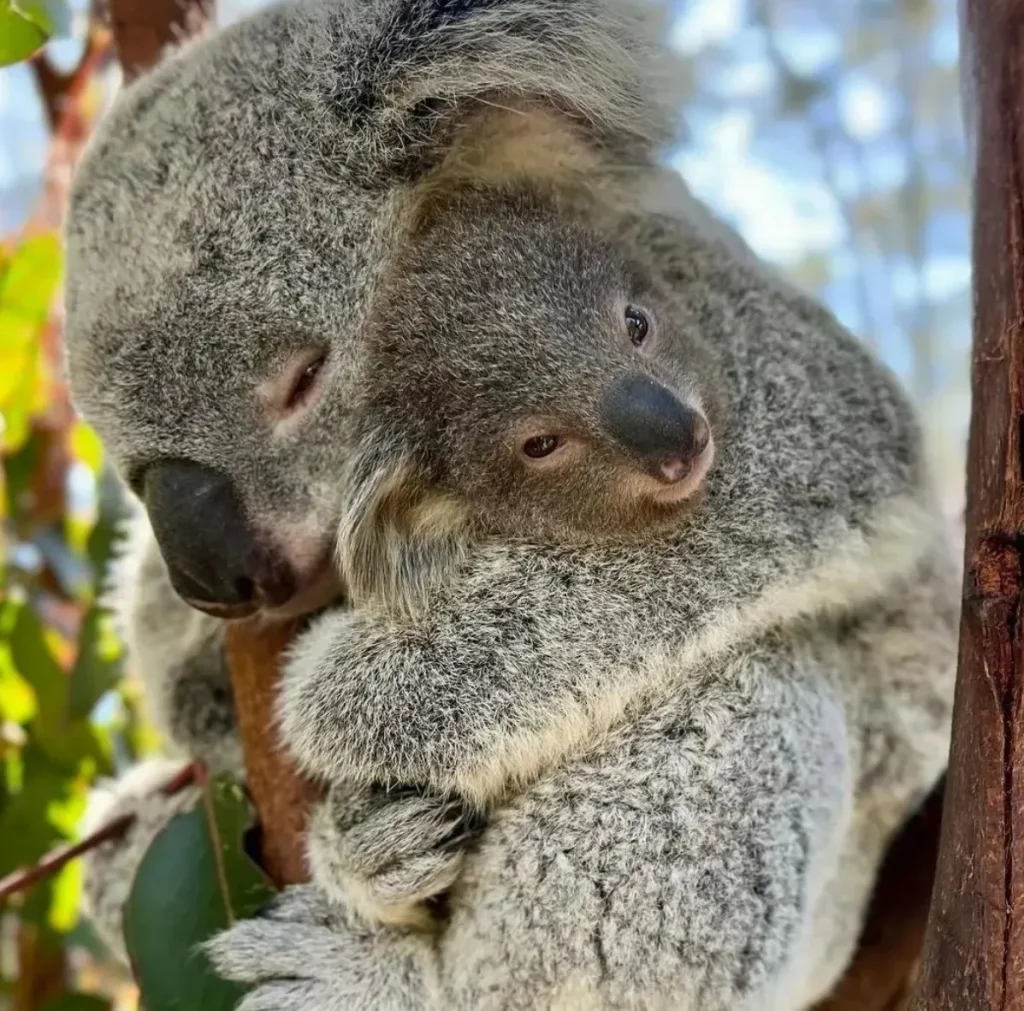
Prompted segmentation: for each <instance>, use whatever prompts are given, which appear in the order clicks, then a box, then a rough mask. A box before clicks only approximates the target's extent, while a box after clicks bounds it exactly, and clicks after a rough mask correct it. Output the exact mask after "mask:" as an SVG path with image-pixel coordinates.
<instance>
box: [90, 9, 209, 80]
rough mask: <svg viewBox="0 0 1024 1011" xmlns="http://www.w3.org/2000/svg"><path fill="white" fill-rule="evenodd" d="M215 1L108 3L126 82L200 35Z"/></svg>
mask: <svg viewBox="0 0 1024 1011" xmlns="http://www.w3.org/2000/svg"><path fill="white" fill-rule="evenodd" d="M214 3H215V0H107V10H108V12H109V15H110V27H111V30H112V31H113V33H114V42H115V44H116V46H117V53H118V58H119V59H120V61H121V70H122V73H123V74H124V79H125V80H126V81H130V80H131V79H132V78H133V77H136V76H138V75H139V74H140V73H141V72H142V71H144V70H147V69H149V68H150V67H152V66H153V65H154V64H156V63H157V62H158V61H159V59H160V56H161V54H162V53H163V52H164V50H165V48H166V47H167V46H170V45H174V44H177V43H179V42H181V41H182V40H184V39H186V38H188V37H190V36H193V35H198V34H200V33H201V32H202V31H203V30H204V29H205V28H206V26H207V24H208V23H209V22H210V21H212V19H213V10H214Z"/></svg>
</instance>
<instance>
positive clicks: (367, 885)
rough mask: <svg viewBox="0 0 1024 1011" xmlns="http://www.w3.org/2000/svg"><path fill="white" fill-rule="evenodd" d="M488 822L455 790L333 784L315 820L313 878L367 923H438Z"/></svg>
mask: <svg viewBox="0 0 1024 1011" xmlns="http://www.w3.org/2000/svg"><path fill="white" fill-rule="evenodd" d="M484 826H485V818H484V815H483V814H482V813H481V812H478V811H475V810H473V809H472V808H470V807H469V806H468V805H467V804H465V803H464V802H463V801H461V800H460V799H458V798H456V797H452V796H446V795H440V794H432V793H430V792H428V791H426V790H423V789H419V788H416V787H407V788H394V789H386V788H384V787H370V788H365V787H357V786H353V785H352V784H345V785H338V786H334V787H332V788H331V790H330V791H329V792H328V795H327V799H326V800H325V801H324V802H323V803H322V804H321V805H320V806H319V808H318V809H317V810H316V811H315V812H314V814H313V818H312V820H311V824H310V828H309V838H308V842H307V846H308V854H309V864H310V869H311V871H312V877H313V881H314V882H315V883H316V884H317V885H319V886H320V887H321V888H323V889H324V891H325V892H326V893H327V895H328V897H329V898H331V899H333V900H334V901H336V902H338V903H339V904H341V905H344V906H347V907H349V908H351V909H353V910H354V911H355V912H356V913H358V914H359V915H360V916H361V917H362V918H363V919H364V920H365V921H366V922H367V923H369V924H374V923H381V924H390V925H392V926H408V927H418V928H433V927H436V926H437V922H438V916H439V915H440V914H443V911H444V910H443V901H442V899H441V897H442V896H443V894H444V893H445V892H446V891H447V890H448V889H449V888H450V887H451V886H452V885H453V884H454V883H455V880H456V879H457V878H458V876H459V873H460V871H461V869H462V866H463V863H464V860H465V858H466V854H467V852H468V851H469V849H470V847H471V846H472V845H473V844H474V843H475V841H476V840H477V839H478V838H479V836H480V834H481V832H482V831H483V829H484Z"/></svg>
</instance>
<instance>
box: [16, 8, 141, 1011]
mask: <svg viewBox="0 0 1024 1011" xmlns="http://www.w3.org/2000/svg"><path fill="white" fill-rule="evenodd" d="M61 16H62V12H61V11H60V10H58V9H57V7H56V5H55V4H53V3H47V4H40V3H31V4H30V3H23V2H20V0H19V2H18V3H10V2H2V3H0V59H3V60H10V59H12V58H15V57H27V56H29V55H31V53H32V52H33V51H34V50H35V49H36V48H38V45H39V44H40V43H41V42H42V41H43V39H44V33H47V32H49V31H50V30H52V28H53V27H54V26H55V25H59V24H60V23H61ZM33 30H38V31H37V34H32V31H33ZM58 175H59V173H58ZM61 198H62V194H61V192H60V190H59V189H58V190H55V191H52V192H48V193H47V194H46V197H45V199H47V200H51V201H53V200H57V201H59V200H61ZM59 219H60V208H59V207H57V208H54V207H43V208H41V209H40V212H39V213H38V214H37V215H36V216H35V218H33V219H32V220H30V221H29V223H28V225H27V227H26V228H25V229H23V230H22V232H21V233H20V234H19V235H17V236H16V237H12V238H10V239H8V240H7V241H6V242H4V243H3V244H2V245H0V458H2V471H0V474H2V477H0V480H2V486H0V493H2V494H0V522H2V526H0V531H2V534H0V537H2V540H0V878H2V877H3V876H5V875H7V874H10V873H11V872H13V871H16V870H18V869H20V868H23V867H26V866H29V865H32V864H34V863H36V862H37V861H38V860H39V859H40V858H41V857H42V856H44V854H46V853H47V852H48V851H49V850H51V849H53V848H54V847H56V846H58V845H60V844H62V843H66V842H68V841H69V840H73V839H74V838H75V835H76V826H77V824H78V821H79V819H80V818H81V815H82V813H83V811H84V808H85V803H86V795H87V791H88V790H89V788H90V787H91V786H92V785H93V784H94V783H95V782H96V780H97V778H98V777H100V776H111V775H114V774H115V773H116V772H117V771H118V769H119V768H122V767H124V766H125V765H127V764H130V763H131V762H133V761H135V760H137V758H138V757H139V756H140V755H141V754H142V753H144V752H145V751H147V750H149V749H151V748H152V734H151V733H150V732H149V731H148V730H147V728H146V725H145V722H144V721H143V720H142V719H141V717H140V715H139V712H138V687H137V685H136V684H135V682H134V681H133V680H132V679H130V678H125V677H124V676H123V673H124V672H123V670H122V665H123V657H122V650H121V646H120V643H119V642H118V639H117V637H116V636H115V635H114V633H113V630H112V628H111V625H110V617H109V615H108V614H107V612H106V611H105V610H104V608H103V606H102V604H101V596H102V590H103V585H104V579H105V573H106V570H107V566H108V563H109V560H110V556H111V550H112V547H113V545H114V543H115V540H116V537H115V532H116V527H117V524H118V522H119V520H120V518H121V511H122V509H123V504H122V501H121V498H120V494H119V492H118V490H117V485H116V483H115V482H114V480H113V478H112V476H111V475H110V474H109V473H108V472H107V471H106V470H105V468H104V459H103V452H102V448H101V446H100V444H99V441H98V439H97V438H96V436H95V434H94V433H93V432H92V431H91V430H90V429H89V428H88V427H87V426H85V425H84V424H82V423H81V422H80V421H79V420H77V419H76V418H75V416H74V413H73V411H72V410H71V407H70V404H69V402H68V394H67V389H66V387H65V384H64V381H63V377H62V372H61V349H60V312H59V298H58V295H59V289H60V282H61V273H62V250H61V243H60V237H59V232H58V224H57V223H58V222H59ZM80 889H81V869H80V865H79V864H78V863H75V862H73V863H71V864H68V865H66V866H65V867H64V868H63V869H62V870H61V871H60V872H59V873H58V874H57V875H55V876H54V877H52V878H50V879H49V880H47V881H44V882H43V883H41V884H39V885H36V886H35V887H33V888H32V889H30V890H28V891H27V892H25V893H22V894H20V895H18V896H16V897H15V898H14V899H13V900H12V901H11V902H10V903H9V904H8V905H7V906H6V907H0V1007H5V1008H10V1011H104V1009H109V1008H112V1007H113V1006H114V1001H115V1000H120V1002H121V1006H123V1007H130V1006H131V1005H132V1002H133V1000H134V990H133V988H132V987H131V986H130V984H129V983H128V981H127V980H126V979H125V977H124V976H123V974H121V973H119V972H118V971H117V970H115V969H113V967H111V966H110V965H109V964H108V963H107V961H106V959H105V956H104V954H103V951H102V948H101V947H100V945H99V944H98V943H97V941H96V939H95V937H93V936H92V934H91V932H90V931H89V929H88V928H87V926H86V925H85V924H83V923H81V922H80V920H79V899H80Z"/></svg>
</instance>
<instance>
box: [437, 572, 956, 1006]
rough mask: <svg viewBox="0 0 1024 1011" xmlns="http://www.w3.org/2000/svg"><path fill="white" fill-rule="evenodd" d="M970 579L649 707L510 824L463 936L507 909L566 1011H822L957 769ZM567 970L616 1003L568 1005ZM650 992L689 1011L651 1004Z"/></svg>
mask: <svg viewBox="0 0 1024 1011" xmlns="http://www.w3.org/2000/svg"><path fill="white" fill-rule="evenodd" d="M954 577H955V573H954V571H953V568H952V567H951V566H950V565H949V564H947V559H946V558H945V556H944V553H943V552H937V554H936V556H935V557H933V558H931V559H929V560H926V561H925V562H924V563H922V565H921V567H920V569H919V570H918V571H917V572H915V573H914V574H913V576H912V578H909V579H908V580H907V581H906V582H905V583H904V584H902V585H901V586H900V587H899V588H898V589H896V590H895V591H893V592H892V593H890V594H889V595H888V596H887V597H886V598H885V599H884V600H879V601H876V602H873V603H871V604H868V605H866V606H864V607H861V608H858V609H857V610H856V611H854V612H851V613H849V614H847V615H846V616H844V617H843V618H842V619H837V620H835V621H828V622H820V621H819V622H809V623H801V624H798V625H796V626H790V627H788V628H784V629H778V630H776V631H775V632H773V633H771V634H769V635H767V636H764V637H762V638H760V639H758V640H756V641H753V642H750V643H748V644H747V645H746V647H744V648H742V649H740V650H738V651H734V652H731V653H730V654H729V655H727V656H726V657H722V658H719V659H718V660H717V661H714V662H712V663H711V664H709V665H707V666H706V667H705V668H704V669H703V670H702V671H701V672H700V674H699V675H695V676H693V677H690V678H687V679H686V680H685V681H683V682H682V683H680V684H678V685H677V687H676V688H675V689H674V691H673V692H672V695H671V697H669V698H667V699H665V700H664V701H662V702H661V703H660V704H658V705H657V706H655V707H653V708H650V709H647V710H644V709H642V708H640V709H637V710H635V711H634V712H633V713H632V715H631V716H630V717H629V718H628V719H627V720H626V721H625V722H624V723H622V724H620V725H619V726H618V727H617V728H616V729H615V730H614V731H612V732H610V733H609V734H608V735H607V736H606V737H605V738H604V739H603V740H602V741H601V742H600V743H599V744H597V745H596V746H595V747H593V748H592V749H591V750H589V751H588V752H587V753H586V754H583V755H581V756H580V757H579V758H578V759H577V760H575V761H573V762H572V763H569V764H566V765H563V766H561V767H560V768H559V769H557V770H555V771H553V772H552V773H550V774H549V775H547V776H546V777H545V778H544V779H543V780H541V781H540V782H539V783H537V784H535V786H534V788H533V789H531V790H530V791H529V792H527V793H524V794H522V795H520V796H519V797H517V798H515V799H514V800H512V802H511V803H510V804H509V805H508V806H507V807H504V808H502V809H501V810H499V811H498V812H497V813H496V814H495V816H494V819H493V821H492V823H491V825H490V827H489V830H488V832H487V833H486V834H485V836H484V837H483V839H482V841H481V845H480V848H479V850H478V851H477V852H475V853H474V854H472V855H471V856H470V857H469V859H468V863H467V867H466V871H465V874H464V879H463V881H462V882H461V883H460V884H459V885H458V886H457V887H456V891H455V894H454V896H453V899H452V903H453V910H454V912H453V915H454V917H455V918H456V920H457V919H458V917H459V916H460V915H461V914H460V909H461V908H463V907H465V908H472V909H473V910H474V916H475V918H476V920H477V921H479V920H480V919H481V910H482V909H483V910H489V913H488V914H487V915H489V917H490V921H491V922H492V923H493V926H494V937H491V936H489V935H488V937H487V940H488V942H495V939H496V938H497V939H499V940H500V943H499V944H498V951H499V952H500V951H501V950H502V949H501V946H502V945H504V946H505V948H506V949H507V950H508V951H509V952H510V953H511V952H512V951H515V952H516V959H515V960H516V962H517V963H518V964H520V965H521V966H522V967H523V968H522V971H523V972H524V973H526V974H528V976H529V980H527V978H526V977H525V976H524V979H523V980H522V981H521V985H522V988H523V991H524V992H533V993H536V991H537V981H538V980H541V981H546V982H547V983H548V984H549V985H550V987H551V990H550V994H551V998H552V1002H551V1004H550V1007H552V1008H560V1009H561V1008H565V1009H574V1011H578V1009H583V1008H589V1009H593V1008H596V1007H598V1006H600V1007H607V1008H620V1007H622V1008H627V1007H635V1006H643V1007H652V1008H653V1007H658V1008H661V1007H664V1008H666V1011H667V1009H669V1008H672V1007H676V1006H679V1007H698V1006H699V1007H700V1008H701V1009H702V1011H739V1009H743V1011H763V1009H769V1011H776V1009H778V1011H794V1009H798V1008H801V1009H802V1008H806V1007H810V1006H811V1005H812V1004H813V1003H814V1002H816V1001H817V1000H820V999H822V998H823V997H824V996H825V995H826V994H827V993H828V991H829V990H830V989H831V987H832V986H833V985H834V984H835V983H836V981H837V980H838V978H839V977H840V976H841V974H842V972H843V971H844V969H845V967H846V965H847V963H848V960H849V959H850V957H851V956H852V954H853V951H854V949H855V946H856V943H857V939H858V935H859V931H860V928H861V924H862V918H863V915H864V911H865V908H866V905H867V902H868V899H869V897H870V894H871V889H872V886H873V883H874V878H875V874H876V873H877V867H878V864H879V862H880V860H881V858H882V855H883V853H884V850H885V847H886V845H887V843H888V842H889V840H890V838H891V836H892V834H893V833H894V832H895V831H896V830H897V829H898V827H899V826H900V825H901V824H902V823H903V822H904V821H905V820H906V818H907V817H908V816H909V815H910V813H911V812H912V810H913V809H914V808H915V806H916V805H917V804H918V803H919V802H920V801H921V799H922V798H923V797H924V796H925V795H926V794H927V792H928V791H929V790H930V789H931V787H932V786H933V785H934V783H935V782H936V781H937V779H938V777H939V776H940V775H941V772H942V770H943V768H944V767H945V762H946V753H947V748H948V734H949V722H950V713H951V706H952V694H953V681H954V670H955V639H954V637H953V636H951V634H950V627H951V625H954V624H955V616H956V611H957V607H958V600H957V592H956V581H955V578H954ZM851 797H852V804H851V800H850V799H851ZM695 826H699V827H700V831H697V832H695V831H694V827H695ZM512 854H514V855H515V859H514V860H512V859H510V856H511V855H512ZM666 882H668V885H667V886H666V884H665V883H666ZM541 883H543V885H542V887H541ZM533 894H545V895H552V894H554V895H557V896H559V903H558V907H557V908H552V907H549V906H545V907H544V908H543V909H541V908H536V907H535V906H534V905H533V904H532V903H531V901H530V898H529V897H530V896H531V895H533ZM509 895H513V896H515V897H516V898H515V900H514V901H511V902H510V901H509ZM673 895H675V896H677V898H678V902H676V903H673V901H672V896H673ZM694 896H699V897H700V899H699V901H698V902H696V903H695V902H694V898H693V897H694ZM580 917H584V918H585V919H586V920H587V921H588V922H590V921H593V922H594V923H596V924H597V927H596V929H595V931H594V933H593V934H592V935H589V936H586V937H582V938H581V936H580V932H579V931H578V930H577V929H575V924H576V923H577V922H578V920H579V919H580ZM540 922H543V924H544V927H543V932H542V933H541V932H537V924H538V923H540ZM559 923H561V924H562V927H563V929H562V930H559V929H558V924H559ZM623 924H629V929H628V930H623V927H622V925H623ZM613 925H617V926H614V927H613ZM535 933H536V936H534V935H535ZM552 933H553V934H554V936H555V937H557V938H558V939H559V940H558V942H556V943H554V944H552V943H551V937H552ZM542 939H544V943H541V941H542ZM481 950H486V951H487V953H488V959H494V958H495V949H494V948H493V947H491V946H487V947H486V949H481ZM523 952H532V953H533V954H532V955H531V957H530V958H529V959H527V960H526V961H525V962H524V959H523V955H522V953H523ZM460 960H461V961H460V965H459V966H457V967H456V966H452V967H450V968H451V971H452V972H457V973H459V974H460V975H461V974H464V977H465V979H472V978H473V977H474V975H475V976H476V977H477V979H478V983H477V986H478V991H477V992H478V994H479V1000H480V1005H479V1006H480V1007H489V1006H490V1005H489V1004H488V1003H487V999H488V998H487V994H488V986H489V980H490V972H489V965H488V964H487V963H485V962H484V961H481V960H478V959H477V957H476V952H475V951H472V950H468V951H463V952H461V953H460ZM498 961H499V962H500V955H499V956H498ZM638 966H642V967H643V982H642V984H639V983H638V981H637V977H636V976H635V972H636V968H637V967H638ZM571 967H576V968H577V969H578V970H579V977H580V978H581V979H583V978H586V979H589V980H594V979H602V980H605V981H607V982H608V987H607V989H605V990H603V991H602V996H601V999H600V1000H598V999H597V997H596V995H595V993H594V992H593V991H588V990H583V991H581V992H575V991H573V989H572V986H571V985H570V986H569V987H568V989H566V986H565V983H564V981H565V980H566V979H567V978H568V979H570V980H571V979H572V978H573V972H572V971H570V968H571ZM637 986H640V990H637ZM616 988H618V990H617V992H616ZM647 989H649V990H650V992H651V993H652V994H654V993H660V994H666V993H675V994H676V995H677V996H678V1004H676V1003H675V1001H671V1002H667V1003H659V1002H658V1001H657V1000H655V1001H654V1002H653V1003H648V1002H645V998H644V997H643V991H645V990H647ZM638 999H639V1000H640V1003H639V1004H637V1003H636V1001H637V1000H638ZM502 1006H503V1007H504V1006H506V1005H502ZM524 1008H525V1005H524Z"/></svg>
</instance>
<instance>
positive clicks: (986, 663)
mask: <svg viewBox="0 0 1024 1011" xmlns="http://www.w3.org/2000/svg"><path fill="white" fill-rule="evenodd" d="M961 27H962V47H961V58H962V68H963V69H962V73H963V78H962V85H963V98H964V114H965V120H966V123H967V127H968V130H967V133H968V142H969V148H970V153H971V159H972V169H973V173H974V175H973V185H974V226H973V229H974V231H973V260H974V350H973V360H972V388H973V408H972V412H971V432H970V444H969V450H968V468H967V469H968V481H967V541H966V546H965V571H964V609H963V617H962V620H961V627H960V658H959V673H958V678H957V694H956V704H955V706H954V712H953V743H952V749H951V753H950V767H949V773H948V780H947V792H946V802H945V811H944V817H943V828H942V838H941V844H940V849H939V866H938V874H937V879H936V884H935V891H934V895H933V898H932V907H931V912H930V916H929V921H928V930H927V935H926V944H925V955H924V962H923V965H922V970H921V976H920V979H919V981H918V984H917V986H916V988H915V992H914V997H913V1001H912V1003H911V1008H912V1009H913V1011H947V1009H948V1011H995V1009H997V1008H998V1009H1000V1011H1021V1009H1024V849H1022V846H1024V724H1022V717H1024V712H1022V701H1024V691H1022V689H1024V608H1022V607H1021V589H1022V586H1024V330H1022V327H1024V176H1022V171H1024V4H1022V3H1020V2H1019V0H961Z"/></svg>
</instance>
